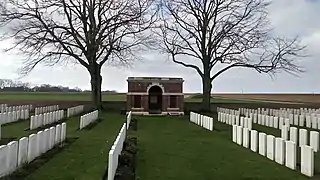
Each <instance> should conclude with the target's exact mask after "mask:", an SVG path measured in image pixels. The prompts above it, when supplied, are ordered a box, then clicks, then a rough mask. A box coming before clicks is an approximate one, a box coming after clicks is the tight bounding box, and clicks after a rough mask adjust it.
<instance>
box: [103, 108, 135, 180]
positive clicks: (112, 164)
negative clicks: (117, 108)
mask: <svg viewBox="0 0 320 180" xmlns="http://www.w3.org/2000/svg"><path fill="white" fill-rule="evenodd" d="M130 122H131V111H130V112H129V113H128V115H127V121H126V122H125V123H124V124H123V125H122V127H121V129H120V132H119V134H118V136H117V138H116V140H115V141H114V143H113V145H112V147H111V149H110V151H109V159H108V178H107V180H114V176H115V174H116V171H117V168H118V163H119V155H120V154H121V151H122V149H123V143H124V141H125V139H126V134H127V130H128V129H129V126H130Z"/></svg>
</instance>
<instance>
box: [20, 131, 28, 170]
mask: <svg viewBox="0 0 320 180" xmlns="http://www.w3.org/2000/svg"><path fill="white" fill-rule="evenodd" d="M28 144H29V140H28V138H26V137H23V138H21V139H19V150H18V166H19V167H20V166H22V165H23V164H26V163H27V162H28Z"/></svg>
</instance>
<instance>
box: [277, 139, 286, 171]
mask: <svg viewBox="0 0 320 180" xmlns="http://www.w3.org/2000/svg"><path fill="white" fill-rule="evenodd" d="M284 150H285V141H284V140H283V139H282V138H276V143H275V161H276V162H277V163H278V164H281V165H283V164H284V153H285V151H284Z"/></svg>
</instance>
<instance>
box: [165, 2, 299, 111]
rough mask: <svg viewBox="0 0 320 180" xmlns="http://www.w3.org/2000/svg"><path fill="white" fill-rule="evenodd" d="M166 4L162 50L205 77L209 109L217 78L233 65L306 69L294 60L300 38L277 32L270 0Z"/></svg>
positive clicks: (266, 69) (291, 70)
mask: <svg viewBox="0 0 320 180" xmlns="http://www.w3.org/2000/svg"><path fill="white" fill-rule="evenodd" d="M162 4H163V8H162V20H163V21H162V23H161V26H160V27H161V28H160V29H161V32H160V33H159V35H161V38H162V39H163V46H162V50H163V52H165V53H166V54H168V55H169V58H170V59H172V60H173V62H175V63H177V64H180V65H182V66H184V67H188V68H193V69H195V70H196V71H197V73H198V74H199V75H200V76H201V79H202V84H203V101H202V108H203V110H210V97H211V90H212V81H213V80H214V79H216V78H217V77H218V76H219V75H221V74H222V73H223V72H225V71H227V70H229V69H231V68H234V67H246V68H252V69H255V70H256V71H258V72H260V73H269V74H270V73H271V74H274V73H276V72H278V71H280V70H284V71H287V72H289V73H299V72H302V71H303V70H302V68H301V67H300V66H298V65H297V63H296V61H295V60H296V59H297V58H299V57H302V53H300V52H302V50H303V49H304V47H303V46H301V45H299V42H298V38H294V39H291V40H290V39H287V38H279V37H275V36H274V35H272V33H271V32H272V30H271V29H269V27H270V26H269V25H270V23H269V22H268V20H267V7H268V5H269V3H265V1H264V0H163V1H162ZM219 64H220V65H219ZM219 66H220V67H219Z"/></svg>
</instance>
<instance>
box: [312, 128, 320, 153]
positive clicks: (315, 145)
mask: <svg viewBox="0 0 320 180" xmlns="http://www.w3.org/2000/svg"><path fill="white" fill-rule="evenodd" d="M310 146H311V147H312V148H313V150H314V152H318V151H319V132H317V131H311V132H310Z"/></svg>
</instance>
